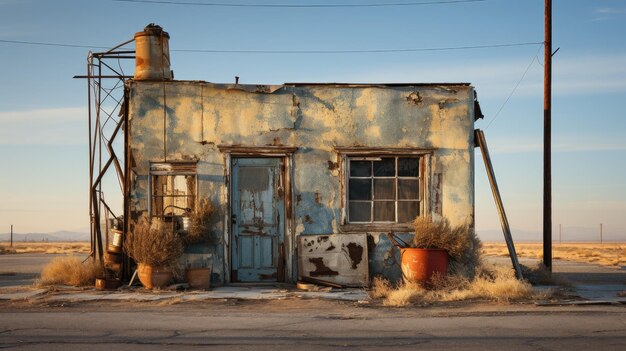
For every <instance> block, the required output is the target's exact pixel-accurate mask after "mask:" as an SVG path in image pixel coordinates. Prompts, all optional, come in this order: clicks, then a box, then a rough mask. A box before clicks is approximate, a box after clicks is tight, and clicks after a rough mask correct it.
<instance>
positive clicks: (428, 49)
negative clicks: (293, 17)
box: [0, 39, 543, 54]
mask: <svg viewBox="0 0 626 351" xmlns="http://www.w3.org/2000/svg"><path fill="white" fill-rule="evenodd" d="M0 43H8V44H22V45H43V46H58V47H70V48H90V49H108V47H103V46H90V45H79V44H62V43H46V42H36V41H22V40H5V39H0ZM542 44H543V42H524V43H503V44H486V45H467V46H444V47H430V48H401V49H356V50H213V49H172V50H170V51H172V52H195V53H214V54H366V53H402V52H419V51H451V50H473V49H490V48H504V47H515V46H529V45H542Z"/></svg>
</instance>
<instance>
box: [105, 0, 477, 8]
mask: <svg viewBox="0 0 626 351" xmlns="http://www.w3.org/2000/svg"><path fill="white" fill-rule="evenodd" d="M111 1H116V2H135V3H147V4H165V5H190V6H212V7H267V8H339V7H398V6H420V5H445V4H460V3H471V2H484V1H487V0H441V1H419V2H395V3H371V4H370V3H357V4H299V5H294V4H243V3H235V4H230V3H219V2H190V1H167V0H111Z"/></svg>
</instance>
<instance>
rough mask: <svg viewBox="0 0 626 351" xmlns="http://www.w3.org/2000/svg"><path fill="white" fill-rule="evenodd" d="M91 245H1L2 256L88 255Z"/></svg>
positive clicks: (35, 243) (31, 243) (29, 243)
mask: <svg viewBox="0 0 626 351" xmlns="http://www.w3.org/2000/svg"><path fill="white" fill-rule="evenodd" d="M90 246H91V245H90V243H88V242H84V241H76V242H14V243H13V247H11V246H10V244H9V243H2V244H0V254H22V253H45V254H66V255H69V254H87V253H89V251H90Z"/></svg>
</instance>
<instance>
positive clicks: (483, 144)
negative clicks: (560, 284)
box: [474, 129, 524, 280]
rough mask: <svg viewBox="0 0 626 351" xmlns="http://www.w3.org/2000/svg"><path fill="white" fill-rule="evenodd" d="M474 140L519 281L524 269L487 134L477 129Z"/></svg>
mask: <svg viewBox="0 0 626 351" xmlns="http://www.w3.org/2000/svg"><path fill="white" fill-rule="evenodd" d="M474 138H475V139H476V141H477V143H478V146H479V147H480V151H481V153H482V155H483V160H484V161H485V168H486V169H487V177H488V178H489V184H490V185H491V192H492V193H493V199H494V201H495V202H496V207H497V208H498V214H499V215H500V224H501V225H502V232H503V233H504V240H505V241H506V246H507V247H508V249H509V256H511V263H512V264H513V269H515V275H516V276H517V279H520V280H521V279H523V278H524V277H523V276H522V269H521V267H520V265H519V261H518V260H517V253H516V252H515V245H514V244H513V237H512V236H511V227H509V220H508V219H507V218H506V212H505V211H504V205H503V204H502V197H501V196H500V190H499V189H498V183H497V182H496V174H495V172H494V171H493V165H492V164H491V157H489V150H488V149H487V141H486V140H485V134H484V133H483V131H482V130H480V129H476V130H475V131H474Z"/></svg>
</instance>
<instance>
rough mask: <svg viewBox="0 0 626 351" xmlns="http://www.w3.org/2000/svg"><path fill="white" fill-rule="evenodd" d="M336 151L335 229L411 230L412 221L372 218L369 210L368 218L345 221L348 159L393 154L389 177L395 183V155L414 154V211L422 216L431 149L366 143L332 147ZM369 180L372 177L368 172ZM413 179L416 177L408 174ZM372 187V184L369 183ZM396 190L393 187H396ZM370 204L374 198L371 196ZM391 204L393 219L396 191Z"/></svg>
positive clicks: (427, 200)
mask: <svg viewBox="0 0 626 351" xmlns="http://www.w3.org/2000/svg"><path fill="white" fill-rule="evenodd" d="M335 152H336V153H337V159H338V162H339V167H340V178H341V179H340V183H341V219H340V225H339V230H340V231H341V232H364V231H365V232H367V231H385V232H389V231H411V230H412V228H413V225H412V222H405V223H398V222H395V221H394V222H375V221H374V218H373V216H374V214H373V212H372V213H371V214H370V220H371V221H370V222H349V221H348V218H349V198H348V195H349V180H350V169H349V167H350V160H351V159H352V160H354V159H355V158H365V159H367V158H378V157H381V158H383V157H395V160H396V161H395V162H396V167H395V168H396V171H395V175H394V177H393V178H391V177H389V179H395V180H396V182H395V186H397V179H399V178H402V177H398V171H397V159H398V158H400V157H417V158H418V159H419V170H418V177H417V179H418V187H419V189H418V191H419V194H418V200H417V201H419V205H418V211H419V215H420V216H425V215H427V214H428V213H430V210H431V206H430V182H431V169H432V167H431V163H432V155H433V152H434V149H424V148H366V147H335ZM371 179H372V181H373V180H374V179H376V178H375V177H374V175H373V174H372V177H371ZM412 179H416V178H412ZM372 189H373V185H372ZM395 191H396V193H397V191H398V190H397V188H396V190H395ZM364 201H371V202H372V206H373V205H374V202H375V200H374V199H373V198H372V199H371V200H364ZM393 201H394V206H395V207H396V208H395V217H396V219H395V220H396V221H397V216H398V213H397V203H398V201H399V200H398V199H397V195H396V198H395V199H394V200H393Z"/></svg>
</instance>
